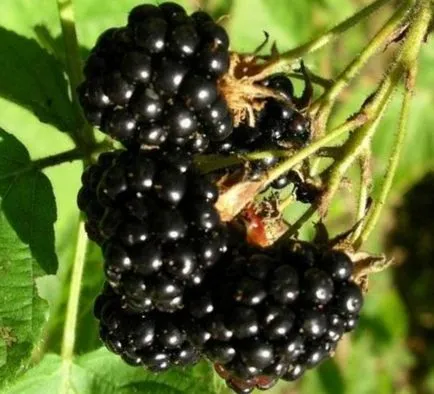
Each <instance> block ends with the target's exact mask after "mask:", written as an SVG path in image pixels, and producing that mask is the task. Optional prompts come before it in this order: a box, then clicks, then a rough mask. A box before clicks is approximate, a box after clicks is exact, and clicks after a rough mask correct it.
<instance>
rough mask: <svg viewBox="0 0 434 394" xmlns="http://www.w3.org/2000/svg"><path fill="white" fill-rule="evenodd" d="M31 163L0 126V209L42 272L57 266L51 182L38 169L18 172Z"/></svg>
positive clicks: (18, 145) (21, 147)
mask: <svg viewBox="0 0 434 394" xmlns="http://www.w3.org/2000/svg"><path fill="white" fill-rule="evenodd" d="M30 164H31V162H30V157H29V154H28V152H27V150H26V148H25V147H24V145H22V144H21V143H20V142H19V141H18V139H16V138H15V137H14V136H13V135H11V134H9V133H7V132H6V131H4V130H2V129H0V174H1V175H0V197H1V209H2V211H3V213H4V215H5V216H6V218H7V219H8V221H9V223H10V224H11V226H12V227H13V229H14V230H15V231H16V233H17V234H18V236H19V237H20V239H21V241H22V242H24V243H25V244H28V245H29V246H30V249H31V251H32V256H33V257H34V258H35V259H36V261H37V262H38V263H39V265H40V266H41V267H42V268H43V270H44V271H45V272H46V273H55V272H56V270H57V256H56V253H55V250H54V228H53V225H54V222H55V221H56V203H55V199H54V194H53V190H52V187H51V183H50V181H49V180H48V178H47V177H46V176H45V175H44V174H43V173H42V172H40V171H37V170H31V171H28V172H23V173H19V171H21V170H24V169H26V168H28V167H29V165H30Z"/></svg>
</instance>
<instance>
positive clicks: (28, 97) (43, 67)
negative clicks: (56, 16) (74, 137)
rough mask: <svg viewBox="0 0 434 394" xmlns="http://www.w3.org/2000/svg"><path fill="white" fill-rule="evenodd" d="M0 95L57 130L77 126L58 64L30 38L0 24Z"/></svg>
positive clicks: (59, 64)
mask: <svg viewBox="0 0 434 394" xmlns="http://www.w3.org/2000/svg"><path fill="white" fill-rule="evenodd" d="M0 53H1V54H2V56H1V57H0V74H1V75H3V76H7V78H5V77H2V78H0V96H2V97H4V98H6V99H7V100H10V101H12V102H14V103H16V104H18V105H20V106H22V107H25V108H27V109H28V110H30V111H32V112H33V113H34V114H35V115H36V116H37V117H38V119H39V120H40V121H41V122H44V123H50V124H52V125H54V126H55V127H57V128H58V129H59V130H61V131H70V130H73V129H75V128H76V127H77V125H76V122H75V117H74V113H73V110H72V104H71V102H70V99H69V97H68V85H67V83H66V79H65V76H64V74H63V68H62V64H61V63H60V62H59V61H58V60H57V59H56V58H55V57H54V56H53V55H52V54H50V53H48V52H47V51H46V50H45V49H43V48H42V47H41V46H39V44H38V43H37V42H36V41H35V40H32V39H29V38H26V37H23V36H21V35H19V34H17V33H15V32H13V31H10V30H7V29H5V28H3V27H0Z"/></svg>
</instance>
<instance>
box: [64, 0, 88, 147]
mask: <svg viewBox="0 0 434 394" xmlns="http://www.w3.org/2000/svg"><path fill="white" fill-rule="evenodd" d="M57 7H58V11H59V19H60V25H61V28H62V37H63V42H64V45H65V60H66V71H67V74H68V78H69V83H70V88H71V97H72V105H73V108H74V112H75V116H76V119H77V124H78V125H79V127H78V129H77V130H73V131H72V132H71V134H72V137H73V139H74V141H75V142H76V143H77V145H78V146H79V147H80V148H81V149H82V150H84V151H85V152H87V151H88V150H89V149H91V147H92V146H93V145H95V136H94V133H93V129H92V127H91V126H90V125H89V124H88V123H87V121H86V120H85V118H84V116H83V112H82V110H81V107H80V103H79V101H78V95H77V87H78V86H79V84H80V82H81V81H82V80H83V74H82V68H83V67H82V62H81V55H80V48H79V45H78V40H77V32H76V29H75V17H74V7H73V1H72V0H57Z"/></svg>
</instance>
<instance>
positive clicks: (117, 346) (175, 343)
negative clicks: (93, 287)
mask: <svg viewBox="0 0 434 394" xmlns="http://www.w3.org/2000/svg"><path fill="white" fill-rule="evenodd" d="M94 315H95V317H96V318H97V319H98V320H99V321H100V336H101V339H102V341H103V342H104V344H105V345H106V347H107V348H108V349H109V350H110V351H112V352H113V353H116V354H119V355H120V356H121V357H122V359H123V360H124V361H125V362H126V363H127V364H130V365H133V366H138V365H142V366H144V367H146V368H148V369H149V370H150V371H153V372H162V371H165V370H167V369H169V368H170V367H172V366H187V365H193V364H195V363H196V362H197V361H199V359H200V355H199V352H198V351H197V349H195V347H194V346H193V345H192V344H191V343H190V342H189V341H188V340H187V333H186V332H185V330H184V329H183V328H182V325H183V323H182V320H181V319H180V316H179V314H177V313H171V314H168V313H162V312H156V311H153V312H149V313H141V314H138V313H131V312H128V311H126V310H125V309H123V308H122V302H121V299H120V297H119V295H117V294H116V293H115V292H114V291H113V289H112V288H111V287H110V285H108V284H106V285H105V288H104V291H103V293H102V294H100V295H99V296H98V298H97V299H96V301H95V305H94Z"/></svg>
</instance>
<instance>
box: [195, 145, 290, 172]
mask: <svg viewBox="0 0 434 394" xmlns="http://www.w3.org/2000/svg"><path fill="white" fill-rule="evenodd" d="M289 155H290V152H288V151H286V150H280V149H277V150H269V151H258V152H250V153H246V154H244V155H231V156H227V157H225V156H221V155H205V156H197V157H196V158H195V161H196V165H197V166H198V167H199V168H200V169H201V171H202V172H204V173H206V172H211V171H215V170H218V169H220V168H225V167H230V166H233V165H236V164H239V163H243V162H244V161H246V160H248V161H251V160H263V159H272V158H274V157H288V156H289Z"/></svg>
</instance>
